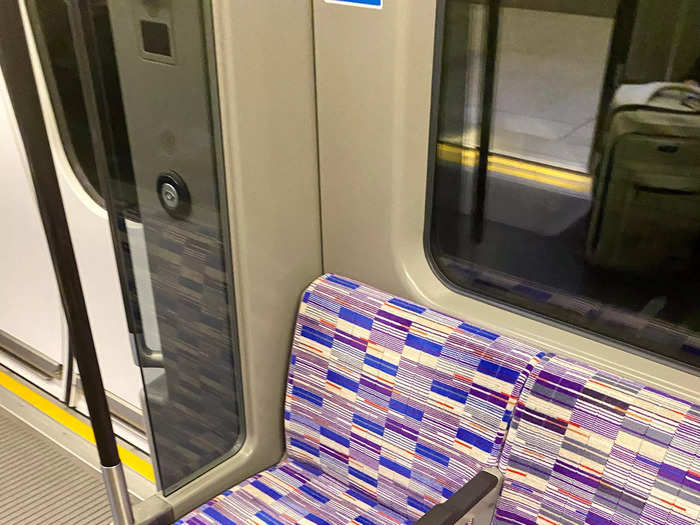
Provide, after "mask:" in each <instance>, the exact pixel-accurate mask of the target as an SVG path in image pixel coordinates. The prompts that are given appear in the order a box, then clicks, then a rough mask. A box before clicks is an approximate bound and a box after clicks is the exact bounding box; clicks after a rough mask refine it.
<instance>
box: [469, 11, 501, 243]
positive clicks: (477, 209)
mask: <svg viewBox="0 0 700 525" xmlns="http://www.w3.org/2000/svg"><path fill="white" fill-rule="evenodd" d="M500 7H501V1H500V0H490V1H489V6H488V24H487V33H486V60H485V63H484V76H483V83H482V86H481V93H482V97H481V129H480V131H479V164H478V166H477V169H476V184H475V188H474V204H473V206H472V231H471V233H472V241H474V242H475V243H480V242H481V240H482V239H483V237H484V214H485V211H486V179H487V176H488V170H489V150H490V149H491V127H492V124H493V98H494V94H495V91H496V89H495V84H496V55H497V53H498V28H499V24H500V16H501V13H500Z"/></svg>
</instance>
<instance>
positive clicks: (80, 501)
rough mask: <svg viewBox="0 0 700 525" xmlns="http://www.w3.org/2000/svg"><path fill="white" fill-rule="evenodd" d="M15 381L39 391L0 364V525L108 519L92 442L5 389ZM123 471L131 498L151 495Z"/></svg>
mask: <svg viewBox="0 0 700 525" xmlns="http://www.w3.org/2000/svg"><path fill="white" fill-rule="evenodd" d="M20 382H21V385H22V386H21V387H19V389H23V390H25V391H26V392H29V391H30V389H31V392H33V393H34V397H36V394H39V395H42V393H41V391H40V390H38V389H36V388H34V387H32V386H31V385H30V384H28V383H26V382H24V381H22V380H21V379H20V378H19V377H18V376H16V375H15V374H13V373H12V372H10V371H9V370H8V369H6V368H4V367H2V366H0V525H15V524H22V525H34V524H37V525H38V524H42V525H44V524H46V523H51V524H52V525H60V524H66V525H82V524H90V525H93V524H107V523H110V522H111V519H112V516H111V513H110V508H109V504H108V502H107V496H106V493H105V488H104V485H103V482H102V474H101V473H100V469H99V468H100V467H99V460H98V457H97V450H96V448H95V445H94V444H93V443H91V442H89V441H87V440H86V439H84V438H83V437H81V436H79V435H77V434H76V433H75V432H73V431H72V430H71V428H70V426H67V425H66V424H65V422H64V423H63V424H62V423H61V422H60V421H57V420H56V417H53V418H52V417H49V416H48V415H47V414H46V413H45V412H44V411H43V410H42V409H41V408H37V407H36V406H34V403H32V401H31V400H29V401H27V399H25V398H24V397H22V396H21V395H18V394H17V393H16V392H13V391H12V389H11V388H10V389H8V388H7V386H8V385H11V384H14V385H19V384H20ZM16 390H18V389H16ZM25 397H32V394H29V395H28V396H25ZM42 399H44V402H46V401H48V402H50V403H51V404H52V406H54V407H55V412H56V413H59V412H60V413H65V414H66V416H65V417H66V418H81V420H84V421H85V422H87V420H86V419H85V418H82V416H80V415H79V414H78V413H77V412H75V411H72V410H71V409H69V408H67V407H65V405H62V404H60V403H58V402H57V401H55V400H53V398H50V396H46V395H42ZM54 415H55V414H54ZM88 428H89V427H88ZM119 443H120V446H121V447H122V448H126V447H129V450H130V451H132V452H133V451H134V450H135V449H133V448H131V447H130V446H129V445H128V444H126V443H124V442H123V441H121V440H119ZM120 453H121V452H120ZM144 458H145V456H144ZM125 474H126V479H127V486H128V487H129V491H130V493H131V499H132V502H137V501H139V500H142V499H145V498H147V497H148V496H150V495H151V494H153V493H155V490H156V489H155V485H154V484H153V483H151V482H150V481H148V480H146V479H144V478H143V477H142V476H140V475H138V474H137V473H136V472H134V471H132V470H131V469H129V468H125Z"/></svg>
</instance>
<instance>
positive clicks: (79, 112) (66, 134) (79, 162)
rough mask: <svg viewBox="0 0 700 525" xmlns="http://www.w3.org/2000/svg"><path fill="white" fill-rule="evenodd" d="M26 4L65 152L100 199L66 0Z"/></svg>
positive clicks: (96, 197)
mask: <svg viewBox="0 0 700 525" xmlns="http://www.w3.org/2000/svg"><path fill="white" fill-rule="evenodd" d="M27 7H28V8H29V12H30V16H31V19H32V24H33V26H34V34H35V38H36V41H37V47H38V49H39V56H40V57H41V62H42V66H43V70H44V77H45V78H46V83H47V86H48V88H49V93H50V96H51V102H52V105H53V108H54V114H55V115H56V121H57V123H58V128H59V132H60V134H61V139H62V141H63V147H64V149H65V151H66V155H67V156H68V160H69V162H70V163H71V167H72V168H73V170H74V172H75V175H76V177H77V178H78V180H79V181H80V182H81V183H82V185H83V187H84V188H85V190H86V191H87V192H88V193H89V194H90V196H91V197H93V199H95V200H97V201H98V202H100V203H102V202H103V198H102V194H101V191H100V182H99V177H98V175H97V169H96V166H95V157H94V155H93V151H92V144H91V138H90V128H89V127H88V116H87V112H86V110H85V103H84V98H83V88H82V86H81V83H80V74H79V70H78V61H77V58H76V55H75V50H74V48H73V38H72V36H73V33H72V30H71V24H70V19H69V11H68V7H67V4H66V2H65V0H41V1H30V2H28V4H27Z"/></svg>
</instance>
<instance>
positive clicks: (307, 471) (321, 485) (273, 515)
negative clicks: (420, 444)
mask: <svg viewBox="0 0 700 525" xmlns="http://www.w3.org/2000/svg"><path fill="white" fill-rule="evenodd" d="M177 523H180V524H185V523H187V524H189V525H210V524H219V523H221V524H224V525H230V524H232V523H235V524H237V525H238V524H241V523H261V524H262V523H265V524H272V525H277V524H279V523H284V524H287V523H309V524H311V523H320V524H326V523H357V524H361V525H368V524H371V523H375V524H377V525H397V524H401V523H408V522H407V520H406V518H405V517H403V516H401V515H400V514H398V513H396V512H394V511H393V510H391V509H388V508H386V507H384V506H383V505H379V504H378V503H377V502H376V501H373V500H371V499H368V498H367V497H366V496H365V495H363V494H362V493H361V492H359V491H354V490H352V489H349V488H348V487H347V486H346V485H344V484H342V483H340V482H339V481H337V480H336V479H335V478H333V477H331V476H328V475H327V474H323V472H321V470H320V469H318V468H316V467H312V466H311V465H307V464H305V463H301V462H298V461H295V460H289V459H288V460H285V461H282V462H281V463H279V464H278V465H277V466H275V467H272V468H270V469H268V470H266V471H263V472H261V473H260V474H256V475H255V476H253V477H252V478H249V479H248V480H246V481H244V482H243V483H241V484H240V485H237V486H235V487H234V488H233V489H231V490H228V491H226V492H224V493H223V494H221V495H220V496H217V497H216V498H214V499H213V500H211V501H210V502H209V503H207V504H206V505H204V506H202V507H200V508H199V509H197V510H196V511H195V512H194V513H193V514H191V515H190V516H189V517H187V518H185V519H184V520H182V521H179V522H177Z"/></svg>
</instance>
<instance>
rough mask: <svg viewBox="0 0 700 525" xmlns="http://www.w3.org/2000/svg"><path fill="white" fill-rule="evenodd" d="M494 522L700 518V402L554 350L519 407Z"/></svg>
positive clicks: (682, 522)
mask: <svg viewBox="0 0 700 525" xmlns="http://www.w3.org/2000/svg"><path fill="white" fill-rule="evenodd" d="M500 468H501V470H502V471H503V472H504V474H505V475H504V481H503V489H502V493H501V496H500V498H499V501H498V506H497V509H496V514H495V517H494V520H493V523H494V525H513V524H523V525H525V524H528V525H529V524H533V525H534V524H574V523H586V524H591V525H599V524H600V525H602V524H612V523H625V524H636V523H659V524H661V523H669V524H675V525H691V524H697V523H700V516H699V513H700V406H698V405H694V404H692V403H689V402H686V401H684V400H682V399H678V398H677V397H675V396H673V395H669V394H667V393H664V392H660V391H658V390H655V389H652V388H649V387H646V386H644V385H641V384H639V383H636V382H633V381H629V380H625V379H622V378H620V377H617V376H615V375H613V374H609V373H605V372H601V371H599V370H596V369H595V368H592V367H590V366H588V365H585V364H582V363H578V362H576V361H573V360H571V359H567V358H564V357H560V356H554V355H548V356H546V357H544V358H543V359H541V360H540V362H539V363H538V364H537V366H536V368H535V369H534V371H533V372H532V373H531V374H530V376H529V378H528V381H527V383H526V386H525V388H524V390H523V393H522V396H521V398H520V400H519V401H518V406H517V407H516V409H515V413H514V416H513V421H512V424H511V428H510V430H509V432H508V435H507V438H506V444H505V445H504V449H503V454H502V457H501V460H500Z"/></svg>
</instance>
